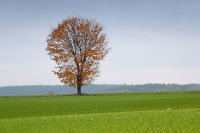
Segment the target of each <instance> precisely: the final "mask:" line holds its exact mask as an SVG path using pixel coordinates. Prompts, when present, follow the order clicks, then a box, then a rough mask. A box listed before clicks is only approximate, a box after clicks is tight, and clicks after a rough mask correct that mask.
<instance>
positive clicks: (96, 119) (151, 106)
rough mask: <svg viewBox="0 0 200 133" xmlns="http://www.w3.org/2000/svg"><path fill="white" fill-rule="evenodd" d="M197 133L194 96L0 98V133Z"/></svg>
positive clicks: (198, 97)
mask: <svg viewBox="0 0 200 133" xmlns="http://www.w3.org/2000/svg"><path fill="white" fill-rule="evenodd" d="M1 132H2V133H4V132H5V133H12V132H19V133H21V132H28V133H29V132H35V133H38V132H48V133H49V132H50V133H51V132H52V133H54V132H63V133H64V132H80V133H82V132H92V133H93V132H115V133H116V132H152V133H156V132H158V133H160V132H161V133H162V132H165V133H169V132H172V133H174V132H175V133H177V132H183V133H188V132H194V133H199V132H200V92H199V91H193V92H169V93H128V94H106V95H97V96H49V97H48V96H40V97H39V96H38V97H36V96H33V97H0V133H1Z"/></svg>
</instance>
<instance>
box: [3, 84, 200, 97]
mask: <svg viewBox="0 0 200 133" xmlns="http://www.w3.org/2000/svg"><path fill="white" fill-rule="evenodd" d="M190 90H200V84H185V85H179V84H143V85H126V84H122V85H112V84H102V85H96V84H91V85H88V86H85V87H83V89H82V92H83V93H89V94H91V93H116V92H162V91H190ZM75 93H76V89H75V88H72V87H69V86H66V85H32V86H7V87H0V96H23V95H56V94H75Z"/></svg>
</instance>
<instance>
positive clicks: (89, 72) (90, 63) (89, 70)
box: [46, 17, 109, 87]
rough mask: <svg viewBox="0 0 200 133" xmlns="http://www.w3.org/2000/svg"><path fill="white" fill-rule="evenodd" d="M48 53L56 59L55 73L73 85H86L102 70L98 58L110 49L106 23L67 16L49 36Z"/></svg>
mask: <svg viewBox="0 0 200 133" xmlns="http://www.w3.org/2000/svg"><path fill="white" fill-rule="evenodd" d="M46 50H47V51H48V54H49V55H50V57H51V59H52V60H54V61H56V63H57V65H58V66H57V67H56V68H57V69H56V70H55V74H56V75H57V76H58V78H60V79H61V82H63V83H65V84H68V85H70V86H74V87H76V86H78V85H79V86H82V85H86V84H88V83H90V82H92V81H93V80H94V78H95V77H97V76H98V73H99V70H98V68H99V63H98V62H99V61H100V60H103V58H104V57H105V56H106V54H107V53H108V52H109V48H107V39H106V36H105V33H103V27H102V26H101V25H100V24H98V23H97V22H95V21H92V20H88V19H83V18H79V17H73V18H68V19H66V20H64V21H63V22H62V23H60V24H58V26H57V27H56V28H55V29H53V30H52V32H51V34H50V35H49V36H48V39H47V48H46Z"/></svg>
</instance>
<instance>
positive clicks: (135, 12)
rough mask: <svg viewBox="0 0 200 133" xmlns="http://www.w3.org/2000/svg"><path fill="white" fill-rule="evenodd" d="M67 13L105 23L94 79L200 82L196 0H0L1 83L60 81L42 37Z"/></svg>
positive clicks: (105, 81) (199, 13)
mask: <svg viewBox="0 0 200 133" xmlns="http://www.w3.org/2000/svg"><path fill="white" fill-rule="evenodd" d="M69 16H83V17H87V18H90V19H95V20H96V21H98V22H99V23H101V24H103V25H104V27H105V31H106V33H107V36H108V38H109V45H110V47H111V48H112V51H111V52H110V53H109V54H108V55H107V56H106V58H105V60H104V61H102V62H101V67H100V70H101V74H100V77H98V78H97V79H96V80H95V82H94V83H98V84H143V83H180V84H185V83H200V1H199V0H118V1H117V0H4V1H3V0H2V1H1V2H0V86H8V85H36V84H61V83H60V82H59V80H58V79H57V78H56V76H55V75H54V74H53V73H52V70H53V68H54V63H53V61H52V60H50V58H49V56H48V55H47V52H46V51H45V47H46V45H47V44H46V38H47V36H48V34H49V33H50V31H51V27H55V26H56V25H57V24H58V23H59V22H60V21H62V20H63V19H64V18H66V17H69Z"/></svg>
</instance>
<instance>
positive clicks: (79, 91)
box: [77, 85, 81, 95]
mask: <svg viewBox="0 0 200 133" xmlns="http://www.w3.org/2000/svg"><path fill="white" fill-rule="evenodd" d="M77 94H78V95H81V85H78V86H77Z"/></svg>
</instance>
